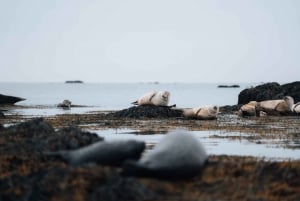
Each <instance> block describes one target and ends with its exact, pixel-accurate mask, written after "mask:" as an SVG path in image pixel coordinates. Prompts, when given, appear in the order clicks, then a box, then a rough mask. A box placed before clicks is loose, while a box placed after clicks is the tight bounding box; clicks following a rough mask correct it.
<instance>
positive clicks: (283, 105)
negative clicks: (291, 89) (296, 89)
mask: <svg viewBox="0 0 300 201" xmlns="http://www.w3.org/2000/svg"><path fill="white" fill-rule="evenodd" d="M293 105H294V99H293V98H292V97H291V96H285V97H284V98H283V99H279V100H266V101H261V102H258V103H257V106H256V107H257V110H258V111H264V112H266V113H267V114H285V113H289V112H292V107H293Z"/></svg>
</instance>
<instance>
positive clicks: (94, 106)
mask: <svg viewBox="0 0 300 201" xmlns="http://www.w3.org/2000/svg"><path fill="white" fill-rule="evenodd" d="M252 85H255V84H250V83H249V84H240V86H241V87H240V88H218V87H217V86H218V84H217V83H211V84H206V83H160V84H153V83H94V84H93V83H86V84H64V83H0V90H1V91H0V93H1V94H5V95H11V96H19V97H22V98H25V99H26V100H25V101H21V102H18V103H17V104H16V105H18V106H23V108H16V109H15V111H13V112H16V113H18V114H22V115H35V116H37V115H54V114H64V113H85V112H90V111H93V110H120V109H124V108H128V107H131V106H132V105H131V102H133V101H135V100H137V99H138V98H139V97H140V96H142V95H144V94H145V93H147V92H149V91H153V90H157V91H158V90H168V91H169V92H170V93H171V96H170V102H169V103H170V105H173V104H176V105H177V107H179V108H184V107H198V106H202V105H234V104H236V103H237V101H238V94H239V92H240V91H242V90H243V89H245V88H247V87H250V86H252ZM64 99H68V100H70V101H71V102H72V104H74V105H84V106H88V107H82V108H72V109H71V110H69V111H64V110H60V109H57V108H56V105H57V104H58V103H61V102H62V101H63V100H64ZM37 106H38V107H37Z"/></svg>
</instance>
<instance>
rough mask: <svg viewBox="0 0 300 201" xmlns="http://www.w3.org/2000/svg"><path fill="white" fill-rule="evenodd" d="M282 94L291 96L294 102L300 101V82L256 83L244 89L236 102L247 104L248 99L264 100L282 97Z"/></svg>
mask: <svg viewBox="0 0 300 201" xmlns="http://www.w3.org/2000/svg"><path fill="white" fill-rule="evenodd" d="M284 96H292V97H293V98H294V101H295V102H299V101H300V82H292V83H288V84H283V85H280V84H278V83H277V82H271V83H266V84H262V85H258V86H256V87H253V88H249V89H244V90H243V91H241V92H240V94H239V97H238V104H247V103H248V102H250V101H258V102H259V101H264V100H275V99H282V98H283V97H284Z"/></svg>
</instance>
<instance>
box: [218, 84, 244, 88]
mask: <svg viewBox="0 0 300 201" xmlns="http://www.w3.org/2000/svg"><path fill="white" fill-rule="evenodd" d="M239 87H240V85H237V84H233V85H218V88H239Z"/></svg>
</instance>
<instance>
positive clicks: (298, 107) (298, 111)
mask: <svg viewBox="0 0 300 201" xmlns="http://www.w3.org/2000/svg"><path fill="white" fill-rule="evenodd" d="M292 111H293V112H294V113H296V114H300V102H298V103H296V104H294V105H293V107H292Z"/></svg>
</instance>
